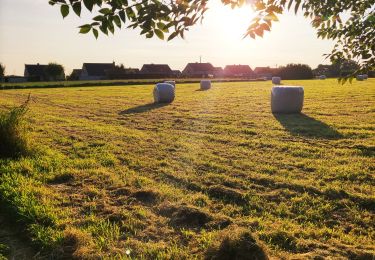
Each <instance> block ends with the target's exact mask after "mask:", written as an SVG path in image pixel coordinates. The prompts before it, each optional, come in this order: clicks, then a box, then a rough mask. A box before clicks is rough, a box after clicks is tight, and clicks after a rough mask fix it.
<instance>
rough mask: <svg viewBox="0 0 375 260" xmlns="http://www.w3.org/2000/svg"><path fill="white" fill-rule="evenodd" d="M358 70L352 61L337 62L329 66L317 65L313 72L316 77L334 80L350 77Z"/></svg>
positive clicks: (357, 66)
mask: <svg viewBox="0 0 375 260" xmlns="http://www.w3.org/2000/svg"><path fill="white" fill-rule="evenodd" d="M358 69H359V65H358V64H357V62H355V61H353V60H338V61H335V62H334V63H332V64H331V65H323V64H319V65H318V67H317V68H316V69H314V71H313V72H314V74H315V75H316V76H319V75H325V76H327V77H334V78H336V77H346V76H348V75H351V74H353V73H354V72H355V71H357V70H358Z"/></svg>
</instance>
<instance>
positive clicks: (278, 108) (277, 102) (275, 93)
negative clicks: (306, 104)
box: [271, 86, 304, 113]
mask: <svg viewBox="0 0 375 260" xmlns="http://www.w3.org/2000/svg"><path fill="white" fill-rule="evenodd" d="M303 98H304V90H303V87H299V86H274V87H273V88H272V90H271V111H272V113H301V111H302V107H303Z"/></svg>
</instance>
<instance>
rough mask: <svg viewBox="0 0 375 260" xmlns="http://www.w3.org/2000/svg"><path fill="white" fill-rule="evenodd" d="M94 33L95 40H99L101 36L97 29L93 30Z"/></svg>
mask: <svg viewBox="0 0 375 260" xmlns="http://www.w3.org/2000/svg"><path fill="white" fill-rule="evenodd" d="M92 33H93V34H94V36H95V38H96V39H98V36H99V32H98V30H97V29H95V28H93V29H92Z"/></svg>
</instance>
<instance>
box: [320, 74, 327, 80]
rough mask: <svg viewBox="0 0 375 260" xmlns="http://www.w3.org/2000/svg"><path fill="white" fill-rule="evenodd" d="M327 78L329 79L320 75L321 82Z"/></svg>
mask: <svg viewBox="0 0 375 260" xmlns="http://www.w3.org/2000/svg"><path fill="white" fill-rule="evenodd" d="M326 78H327V77H326V75H320V76H319V79H320V80H325V79H326Z"/></svg>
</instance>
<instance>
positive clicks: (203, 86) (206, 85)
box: [201, 80, 211, 90]
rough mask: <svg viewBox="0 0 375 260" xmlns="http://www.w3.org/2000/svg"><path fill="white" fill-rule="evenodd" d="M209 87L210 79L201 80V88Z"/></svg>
mask: <svg viewBox="0 0 375 260" xmlns="http://www.w3.org/2000/svg"><path fill="white" fill-rule="evenodd" d="M210 88H211V80H201V90H207V89H210Z"/></svg>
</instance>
